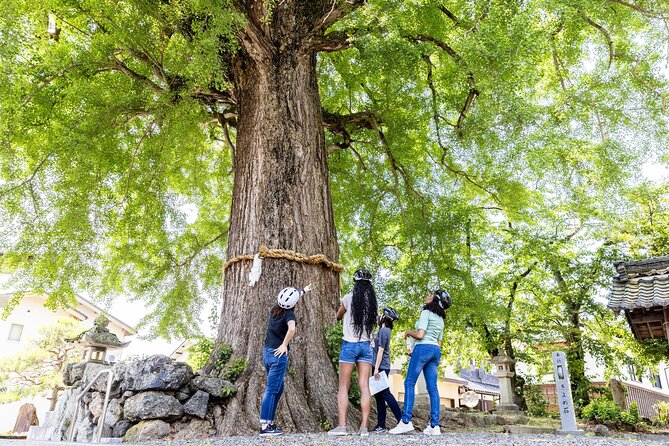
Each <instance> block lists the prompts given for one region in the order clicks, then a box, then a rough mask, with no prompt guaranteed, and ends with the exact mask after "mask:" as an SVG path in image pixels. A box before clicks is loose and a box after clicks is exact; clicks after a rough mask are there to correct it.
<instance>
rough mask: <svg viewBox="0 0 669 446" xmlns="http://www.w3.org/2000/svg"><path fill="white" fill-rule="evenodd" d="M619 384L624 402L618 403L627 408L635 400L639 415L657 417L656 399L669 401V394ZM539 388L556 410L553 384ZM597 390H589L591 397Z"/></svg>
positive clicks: (603, 385) (600, 384) (550, 405)
mask: <svg viewBox="0 0 669 446" xmlns="http://www.w3.org/2000/svg"><path fill="white" fill-rule="evenodd" d="M618 383H619V384H620V385H622V387H623V388H624V403H622V402H621V403H622V404H620V405H621V406H623V407H622V408H623V409H628V408H629V407H630V405H631V404H632V401H636V404H637V407H638V408H639V415H641V416H642V417H645V418H651V419H652V418H655V417H657V409H656V408H655V405H656V404H657V402H658V401H666V402H669V395H668V394H666V393H664V392H660V391H656V390H652V389H648V388H646V387H642V386H640V385H636V384H632V383H628V382H622V381H618ZM592 385H593V387H607V386H608V385H609V383H607V382H603V381H597V382H593V383H592ZM541 390H542V393H543V395H544V398H545V399H546V402H547V403H548V410H549V411H557V410H558V401H557V394H556V392H555V384H542V385H541ZM598 394H599V392H597V390H596V389H595V390H594V391H592V392H591V394H590V396H591V397H596V396H598Z"/></svg>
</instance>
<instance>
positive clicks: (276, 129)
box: [218, 11, 339, 434]
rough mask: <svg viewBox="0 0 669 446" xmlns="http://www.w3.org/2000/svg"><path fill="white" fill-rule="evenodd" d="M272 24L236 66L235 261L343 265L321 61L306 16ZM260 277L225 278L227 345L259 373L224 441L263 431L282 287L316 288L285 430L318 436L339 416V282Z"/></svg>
mask: <svg viewBox="0 0 669 446" xmlns="http://www.w3.org/2000/svg"><path fill="white" fill-rule="evenodd" d="M274 14H275V18H274V20H273V24H272V29H273V31H272V33H269V32H268V31H267V28H266V27H265V25H262V24H261V23H255V24H253V23H252V24H250V25H248V26H247V30H246V32H245V33H244V35H242V37H241V43H242V45H241V50H240V52H239V54H238V55H237V56H235V60H234V65H233V77H234V84H235V94H236V99H237V106H238V115H239V122H238V127H237V147H236V151H235V155H234V172H235V178H234V191H233V198H232V215H231V218H230V230H229V236H228V258H229V259H232V258H234V257H236V256H239V255H242V254H252V253H257V252H258V249H259V247H260V246H261V245H266V246H268V247H269V248H282V249H289V250H294V251H297V252H300V253H304V254H307V255H312V254H324V255H325V256H327V257H328V258H329V259H332V260H335V261H336V260H337V259H338V246H337V237H336V232H335V225H334V216H333V210H332V200H331V194H330V187H329V176H328V163H327V148H326V146H325V136H324V131H323V124H322V112H321V103H320V97H319V93H318V85H317V75H316V54H315V52H314V51H309V50H306V49H305V48H304V47H303V45H301V42H300V39H301V37H302V36H303V34H302V35H300V33H301V32H302V31H300V30H301V29H304V28H305V26H306V25H302V24H301V23H299V20H301V17H300V16H299V14H294V12H293V13H292V14H290V13H287V14H286V16H285V17H282V16H281V13H280V12H278V11H277V12H275V13H274ZM270 35H271V37H269V36H270ZM250 268H251V262H248V261H243V262H238V263H235V264H233V265H232V266H231V267H230V268H228V270H227V271H226V272H225V276H224V285H223V293H222V310H221V320H220V327H219V333H218V341H219V342H226V343H228V344H230V345H231V346H232V348H233V351H234V355H235V356H243V357H246V358H247V359H248V361H249V367H248V368H247V370H246V372H245V373H244V374H243V375H242V376H241V377H240V378H239V379H238V381H237V384H238V386H239V390H238V392H237V394H236V396H235V397H234V398H233V399H232V400H231V402H230V403H229V404H228V406H227V408H226V411H225V414H224V419H223V423H222V427H221V428H219V429H218V431H219V434H230V433H242V432H248V431H253V430H256V429H258V427H259V418H260V415H259V414H260V402H261V398H262V394H263V392H264V388H265V380H266V376H265V371H264V368H263V365H262V350H263V341H264V336H265V332H266V327H267V317H268V313H269V310H270V308H271V307H272V306H273V305H274V304H275V303H276V297H277V295H278V293H279V291H280V290H281V289H282V288H284V287H286V286H298V287H304V286H305V285H307V284H309V283H311V284H312V287H313V291H312V292H311V293H309V294H307V295H305V296H304V298H303V299H302V300H301V301H300V302H299V303H298V305H297V307H296V311H295V313H296V316H297V334H296V336H295V339H294V341H293V342H292V343H291V351H290V356H289V371H288V374H287V375H286V382H285V393H284V396H283V397H282V399H281V403H280V405H279V413H278V416H277V423H278V424H279V425H280V426H282V427H283V428H286V429H288V430H297V431H314V430H319V429H320V426H321V425H322V422H323V421H325V420H328V421H330V422H331V423H333V422H334V421H335V420H336V413H337V407H336V404H337V403H336V393H337V376H336V372H335V370H334V368H333V367H332V365H331V362H330V360H329V359H328V356H327V354H326V350H325V343H324V329H325V328H326V325H328V324H332V323H334V322H335V311H336V307H337V302H338V298H339V275H338V274H337V273H335V272H333V271H331V270H329V269H327V268H325V267H324V266H322V265H307V264H302V263H297V262H293V261H289V260H284V259H267V260H265V261H264V262H263V272H262V277H261V278H260V280H259V282H258V283H257V284H256V285H255V287H253V288H251V287H249V286H248V277H247V276H248V273H249V270H250Z"/></svg>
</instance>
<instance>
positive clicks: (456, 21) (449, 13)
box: [437, 5, 460, 26]
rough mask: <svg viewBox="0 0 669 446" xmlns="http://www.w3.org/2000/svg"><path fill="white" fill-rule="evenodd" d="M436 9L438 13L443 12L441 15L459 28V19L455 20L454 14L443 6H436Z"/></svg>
mask: <svg viewBox="0 0 669 446" xmlns="http://www.w3.org/2000/svg"><path fill="white" fill-rule="evenodd" d="M437 9H438V10H439V11H441V12H443V13H444V14H445V15H446V17H448V18H449V19H451V20H452V21H453V23H455V24H456V25H458V26H460V19H459V18H457V17H456V16H455V14H453V13H452V12H451V11H450V10H449V9H448V8H446V7H445V6H444V5H438V6H437Z"/></svg>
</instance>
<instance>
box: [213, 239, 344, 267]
mask: <svg viewBox="0 0 669 446" xmlns="http://www.w3.org/2000/svg"><path fill="white" fill-rule="evenodd" d="M258 254H259V255H260V257H262V258H265V259H267V258H269V259H287V260H291V261H293V262H299V263H309V264H311V265H317V264H319V263H322V264H323V265H324V266H325V267H326V268H330V269H331V270H332V271H335V272H337V273H340V272H342V271H344V265H342V264H341V263H335V262H333V261H332V260H329V259H328V258H327V257H325V255H324V254H316V255H313V256H307V255H304V254H301V253H299V252H295V251H291V250H288V249H269V248H268V247H267V246H265V245H262V246H260V251H258ZM253 256H254V255H253V254H246V255H241V256H237V257H235V258H234V259H230V260H228V261H227V262H225V263H224V264H223V271H225V270H226V269H228V268H229V267H230V265H232V264H234V263H237V262H241V261H242V260H253Z"/></svg>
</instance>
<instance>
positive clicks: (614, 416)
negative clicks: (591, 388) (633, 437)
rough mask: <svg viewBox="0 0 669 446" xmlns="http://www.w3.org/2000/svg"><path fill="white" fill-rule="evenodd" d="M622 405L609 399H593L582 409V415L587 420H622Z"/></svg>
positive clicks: (600, 421) (601, 421)
mask: <svg viewBox="0 0 669 446" xmlns="http://www.w3.org/2000/svg"><path fill="white" fill-rule="evenodd" d="M620 413H621V410H620V406H618V405H617V404H616V403H614V402H613V401H611V400H609V399H605V398H598V399H596V400H592V401H591V402H590V404H588V405H587V406H585V407H584V408H583V410H582V411H581V417H582V418H584V419H586V420H595V421H597V422H599V423H603V422H606V421H611V422H617V421H620Z"/></svg>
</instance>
